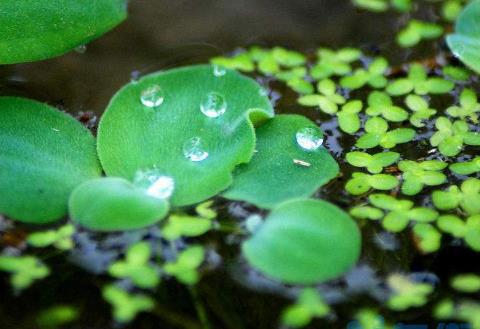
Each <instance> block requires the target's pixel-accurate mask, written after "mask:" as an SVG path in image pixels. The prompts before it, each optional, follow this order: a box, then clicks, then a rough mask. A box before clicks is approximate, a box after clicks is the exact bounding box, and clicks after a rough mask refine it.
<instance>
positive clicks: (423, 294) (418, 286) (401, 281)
mask: <svg viewBox="0 0 480 329" xmlns="http://www.w3.org/2000/svg"><path fill="white" fill-rule="evenodd" d="M387 282H388V285H389V287H390V288H391V289H392V292H393V294H392V295H391V296H390V299H389V300H388V303H387V305H388V307H389V308H390V309H392V310H395V311H404V310H406V309H409V308H411V307H419V306H423V305H424V304H426V303H427V297H428V295H429V294H431V293H432V292H433V287H432V286H431V285H430V284H428V283H417V282H413V281H411V280H410V279H408V278H407V277H405V276H403V275H400V274H392V275H390V276H389V277H388V280H387Z"/></svg>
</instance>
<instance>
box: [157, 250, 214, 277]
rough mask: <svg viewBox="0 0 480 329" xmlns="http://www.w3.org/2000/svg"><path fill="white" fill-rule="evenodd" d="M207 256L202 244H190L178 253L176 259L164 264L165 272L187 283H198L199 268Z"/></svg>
mask: <svg viewBox="0 0 480 329" xmlns="http://www.w3.org/2000/svg"><path fill="white" fill-rule="evenodd" d="M204 258H205V250H204V249H203V247H202V246H190V247H188V248H187V249H185V250H183V251H182V252H180V253H179V254H178V257H177V259H176V260H175V261H173V262H169V263H166V264H165V265H164V266H163V270H164V271H165V273H167V274H169V275H171V276H173V277H175V278H176V279H177V280H178V281H179V282H181V283H183V284H186V285H193V284H196V283H197V282H198V280H199V273H198V268H199V267H200V265H201V264H202V263H203V260H204Z"/></svg>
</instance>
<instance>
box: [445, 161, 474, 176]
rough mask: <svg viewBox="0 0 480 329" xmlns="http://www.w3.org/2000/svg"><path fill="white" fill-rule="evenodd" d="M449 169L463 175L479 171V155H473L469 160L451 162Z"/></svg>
mask: <svg viewBox="0 0 480 329" xmlns="http://www.w3.org/2000/svg"><path fill="white" fill-rule="evenodd" d="M450 170H451V171H453V172H454V173H456V174H458V175H465V176H466V175H471V174H474V173H477V172H480V157H475V158H474V159H473V160H471V161H466V162H457V163H452V164H451V165H450Z"/></svg>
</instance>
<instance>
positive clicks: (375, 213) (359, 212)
mask: <svg viewBox="0 0 480 329" xmlns="http://www.w3.org/2000/svg"><path fill="white" fill-rule="evenodd" d="M350 215H352V216H353V217H356V218H361V219H371V220H378V219H381V218H383V211H381V210H380V209H377V208H374V207H369V206H358V207H354V208H352V209H351V210H350Z"/></svg>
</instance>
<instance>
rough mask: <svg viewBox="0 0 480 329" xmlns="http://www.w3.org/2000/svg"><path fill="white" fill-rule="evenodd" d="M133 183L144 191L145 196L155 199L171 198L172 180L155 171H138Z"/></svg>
mask: <svg viewBox="0 0 480 329" xmlns="http://www.w3.org/2000/svg"><path fill="white" fill-rule="evenodd" d="M133 183H134V185H135V186H137V187H139V188H142V189H144V190H145V193H146V194H147V195H149V196H152V197H154V198H157V199H167V198H169V197H171V196H172V194H173V190H174V189H175V181H174V180H173V178H172V177H170V176H166V175H163V174H162V173H160V171H159V170H157V169H150V170H145V171H143V170H142V171H138V172H137V174H136V175H135V179H134V181H133Z"/></svg>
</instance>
